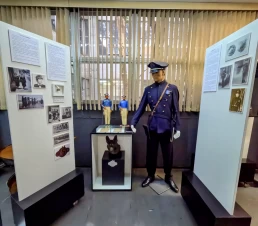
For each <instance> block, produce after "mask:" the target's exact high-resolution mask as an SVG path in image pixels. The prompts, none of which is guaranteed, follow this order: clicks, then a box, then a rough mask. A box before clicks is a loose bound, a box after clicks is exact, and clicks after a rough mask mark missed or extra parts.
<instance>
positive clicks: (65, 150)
mask: <svg viewBox="0 0 258 226" xmlns="http://www.w3.org/2000/svg"><path fill="white" fill-rule="evenodd" d="M54 150H55V160H58V159H61V158H63V157H65V156H67V155H69V154H70V144H65V145H63V146H60V147H57V148H55V149H54Z"/></svg>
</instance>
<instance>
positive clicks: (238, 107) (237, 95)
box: [229, 89, 245, 113]
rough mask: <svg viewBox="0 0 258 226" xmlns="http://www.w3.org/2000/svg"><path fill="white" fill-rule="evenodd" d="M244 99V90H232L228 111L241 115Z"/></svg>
mask: <svg viewBox="0 0 258 226" xmlns="http://www.w3.org/2000/svg"><path fill="white" fill-rule="evenodd" d="M244 98H245V89H232V90H231V98H230V106H229V111H232V112H238V113H242V112H243V104H244Z"/></svg>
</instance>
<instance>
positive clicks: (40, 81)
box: [32, 74, 46, 89]
mask: <svg viewBox="0 0 258 226" xmlns="http://www.w3.org/2000/svg"><path fill="white" fill-rule="evenodd" d="M32 77H33V88H35V89H45V88H46V80H45V76H44V75H39V74H32Z"/></svg>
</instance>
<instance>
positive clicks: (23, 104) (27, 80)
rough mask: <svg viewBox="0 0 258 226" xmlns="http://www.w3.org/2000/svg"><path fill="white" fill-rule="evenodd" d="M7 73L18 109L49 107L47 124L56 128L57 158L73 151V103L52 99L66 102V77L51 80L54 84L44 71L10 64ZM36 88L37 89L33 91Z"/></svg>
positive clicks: (10, 90)
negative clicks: (71, 143) (48, 99)
mask: <svg viewBox="0 0 258 226" xmlns="http://www.w3.org/2000/svg"><path fill="white" fill-rule="evenodd" d="M7 74H8V86H9V92H10V93H15V94H16V97H17V106H18V110H31V109H34V110H36V109H38V110H40V109H41V110H42V109H45V108H46V118H47V119H46V120H47V122H46V126H50V127H51V130H52V131H53V150H54V160H58V159H60V158H63V157H65V156H67V155H69V154H70V143H69V141H70V133H69V120H70V119H72V107H71V106H61V105H59V104H53V105H52V103H56V101H55V98H59V99H61V100H62V101H60V100H59V101H58V103H61V102H63V103H64V97H65V95H64V91H65V83H62V82H64V81H65V80H58V81H53V82H52V81H51V84H50V83H49V82H47V80H49V79H48V78H47V76H46V75H44V74H39V73H33V72H32V71H31V70H29V69H24V68H15V67H8V68H7ZM51 80H53V79H51ZM48 86H49V87H48ZM39 90H40V92H41V93H40V94H39V93H38V92H39ZM33 91H35V92H34V93H33ZM47 92H51V96H52V98H53V101H51V102H52V103H51V102H50V103H47V101H45V99H44V96H45V94H46V93H47ZM48 102H49V101H48ZM64 120H65V121H64Z"/></svg>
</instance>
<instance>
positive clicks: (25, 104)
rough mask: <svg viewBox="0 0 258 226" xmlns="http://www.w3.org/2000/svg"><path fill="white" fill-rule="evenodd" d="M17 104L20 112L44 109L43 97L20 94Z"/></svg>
mask: <svg viewBox="0 0 258 226" xmlns="http://www.w3.org/2000/svg"><path fill="white" fill-rule="evenodd" d="M17 102H18V109H20V110H24V109H37V108H44V99H43V95H32V94H27V95H23V94H18V95H17Z"/></svg>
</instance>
